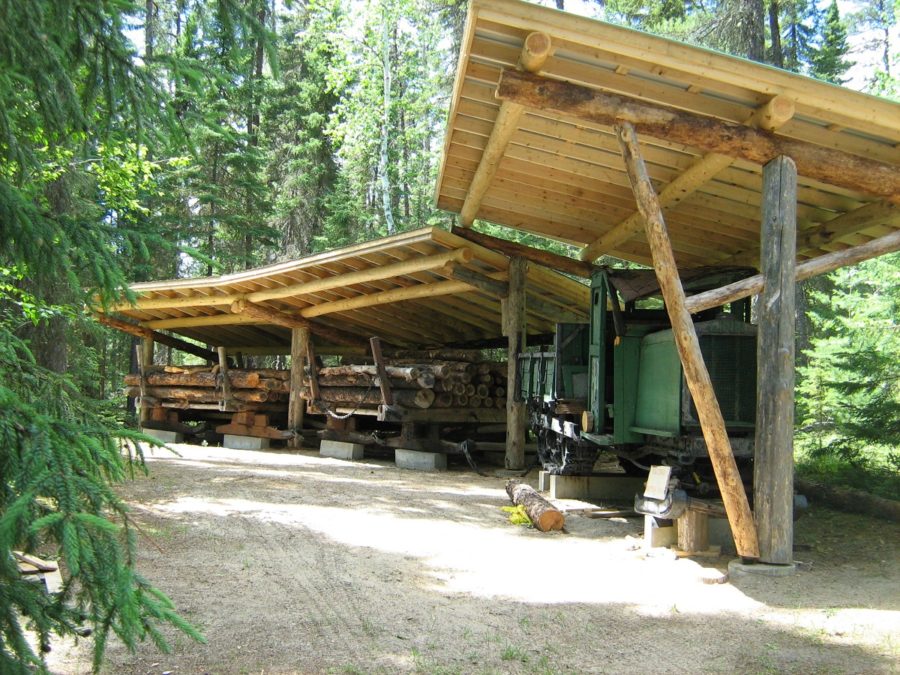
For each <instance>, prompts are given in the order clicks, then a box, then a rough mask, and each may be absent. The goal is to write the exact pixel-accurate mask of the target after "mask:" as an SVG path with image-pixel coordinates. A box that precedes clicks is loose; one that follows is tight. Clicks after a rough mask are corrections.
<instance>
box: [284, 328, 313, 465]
mask: <svg viewBox="0 0 900 675" xmlns="http://www.w3.org/2000/svg"><path fill="white" fill-rule="evenodd" d="M308 342H309V328H306V327H303V326H297V327H295V328H291V394H290V398H289V399H288V418H287V424H288V429H289V430H290V431H292V432H294V435H293V436H292V437H291V440H290V446H291V447H292V448H299V447H300V445H301V443H302V440H303V436H302V435H301V432H302V431H303V422H304V418H305V416H306V415H305V414H306V400H305V399H304V398H303V397H302V396H301V395H300V392H301V390H302V389H303V373H304V366H305V365H306V345H307V343H308Z"/></svg>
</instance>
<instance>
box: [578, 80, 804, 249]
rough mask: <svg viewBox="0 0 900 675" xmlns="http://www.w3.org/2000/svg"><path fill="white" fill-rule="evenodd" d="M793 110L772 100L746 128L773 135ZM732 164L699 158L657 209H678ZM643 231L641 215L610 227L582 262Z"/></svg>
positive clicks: (664, 192)
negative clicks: (763, 130)
mask: <svg viewBox="0 0 900 675" xmlns="http://www.w3.org/2000/svg"><path fill="white" fill-rule="evenodd" d="M794 110H795V107H794V102H793V101H792V100H791V99H789V98H787V97H785V96H773V97H772V98H771V99H769V100H768V101H767V102H766V103H764V104H763V105H761V106H760V107H759V108H757V109H756V110H755V111H754V112H753V114H752V115H751V116H750V117H749V118H748V119H747V121H746V123H745V124H747V125H748V126H750V127H757V128H759V129H765V130H766V131H775V130H776V129H778V128H779V127H782V126H784V125H785V124H787V123H788V122H789V121H790V120H791V118H793V116H794ZM733 163H734V157H729V156H728V155H720V154H718V153H714V152H713V153H709V154H708V155H705V156H704V157H701V158H700V159H699V160H697V161H696V162H695V163H694V164H692V165H691V166H690V167H689V168H688V169H687V170H685V171H684V172H682V173H681V174H679V175H678V176H676V177H675V179H674V180H672V181H671V182H670V183H669V184H668V185H666V186H665V187H664V188H663V189H662V191H661V192H660V193H659V195H657V198H658V199H659V204H660V206H662V207H664V208H671V207H673V206H677V205H678V204H680V203H681V202H683V201H684V200H685V199H687V198H688V197H690V196H691V195H692V194H694V192H696V191H697V190H698V189H699V188H700V187H701V186H703V185H705V184H706V183H708V182H709V181H710V180H712V179H713V178H714V177H715V176H716V174H718V173H719V172H721V171H723V170H725V169H727V168H728V167H729V166H731V165H732V164H733ZM643 228H644V220H643V218H641V214H640V211H637V212H635V213H633V214H632V215H630V216H628V217H627V218H626V219H625V220H623V221H621V222H620V223H619V224H617V225H615V226H613V228H612V229H611V230H610V231H609V232H607V233H606V234H604V235H603V236H602V237H599V238H598V239H597V240H596V241H595V242H593V243H592V244H589V245H587V246H585V247H584V248H583V249H582V251H581V259H582V260H594V259H595V258H597V257H598V256H600V255H603V253H604V252H606V251H612V250H615V248H616V247H617V246H619V245H620V244H622V243H623V242H625V241H628V240H629V239H630V238H631V237H632V236H634V235H636V234H637V233H638V232H640V231H641V230H643Z"/></svg>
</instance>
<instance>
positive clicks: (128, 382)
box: [125, 366, 290, 410]
mask: <svg viewBox="0 0 900 675" xmlns="http://www.w3.org/2000/svg"><path fill="white" fill-rule="evenodd" d="M145 376H146V382H145V386H144V398H145V399H146V402H147V403H148V404H150V405H153V406H162V407H168V408H190V407H195V406H197V407H200V406H203V407H206V406H207V405H211V404H217V405H218V404H224V403H226V401H225V390H224V387H223V385H224V376H223V373H222V372H221V371H220V370H219V367H218V366H212V367H209V366H150V367H149V368H147V369H146V370H145ZM289 377H290V372H289V371H286V370H271V369H262V370H244V369H229V370H228V381H229V383H230V384H231V401H229V402H228V403H229V404H230V407H232V408H235V409H243V410H254V409H268V410H280V409H281V408H284V409H285V410H287V401H288V397H289V396H290V383H289ZM125 387H126V388H125V394H126V395H127V396H135V397H139V396H140V395H141V376H140V375H126V376H125Z"/></svg>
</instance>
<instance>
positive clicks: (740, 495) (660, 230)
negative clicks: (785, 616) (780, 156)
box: [616, 122, 759, 559]
mask: <svg viewBox="0 0 900 675" xmlns="http://www.w3.org/2000/svg"><path fill="white" fill-rule="evenodd" d="M616 134H617V136H618V138H619V145H620V146H621V148H622V157H623V159H624V160H625V168H626V170H627V172H628V179H629V181H630V182H631V187H632V190H633V191H634V197H635V200H636V201H637V205H638V209H639V210H640V212H641V215H642V216H643V218H644V227H645V231H646V233H647V240H648V242H649V243H650V252H651V253H652V255H653V268H654V269H655V270H656V278H657V280H658V281H659V287H660V289H661V290H662V294H663V299H664V300H665V302H666V310H667V311H668V313H669V320H670V321H671V322H672V332H673V334H674V336H675V344H676V346H677V348H678V355H679V357H680V358H681V365H682V368H683V370H684V379H685V381H686V382H687V385H688V389H689V390H690V392H691V396H692V397H693V399H694V404H695V405H696V407H697V416H698V417H699V418H700V427H701V429H702V430H703V438H704V440H705V441H706V448H707V450H708V452H709V459H710V462H711V463H712V466H713V470H714V471H715V474H716V482H717V483H718V486H719V492H720V493H721V494H722V501H723V502H724V504H725V511H726V513H727V514H728V522H729V523H730V524H731V530H732V533H733V534H734V542H735V546H736V548H737V552H738V554H739V555H740V556H741V557H742V558H752V559H756V558H758V557H759V542H758V541H757V538H756V525H755V524H754V522H753V514H752V513H751V512H750V504H749V502H748V501H747V494H746V492H745V491H744V484H743V482H742V481H741V475H740V472H739V471H738V468H737V462H735V459H734V453H733V452H732V450H731V441H730V440H729V439H728V432H727V431H726V429H725V419H724V418H723V417H722V410H721V408H719V401H718V399H717V398H716V392H715V390H714V389H713V385H712V380H711V379H710V377H709V371H708V370H707V369H706V363H705V362H704V361H703V353H702V352H701V351H700V342H699V340H698V339H697V333H696V331H695V330H694V322H693V321H692V320H691V314H690V312H689V311H688V309H687V305H686V303H685V295H684V288H683V287H682V286H681V278H680V277H679V275H678V266H677V265H676V262H675V254H674V253H673V251H672V244H671V242H670V240H669V233H668V230H667V229H666V221H665V218H664V217H663V213H662V207H661V206H660V204H659V200H658V199H657V196H656V191H655V190H654V189H653V184H652V183H651V182H650V176H649V175H648V173H647V167H646V166H645V164H644V160H643V158H642V157H641V154H640V147H639V146H638V139H637V134H636V133H635V131H634V127H633V126H632V125H631V124H629V123H628V122H622V123H620V124H618V125H617V126H616Z"/></svg>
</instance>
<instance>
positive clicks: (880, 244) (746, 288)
mask: <svg viewBox="0 0 900 675" xmlns="http://www.w3.org/2000/svg"><path fill="white" fill-rule="evenodd" d="M894 251H900V230H897V231H896V232H891V234H886V235H884V236H883V237H879V238H878V239H873V240H872V241H869V242H866V243H865V244H860V245H859V246H853V247H851V248H847V249H844V250H843V251H835V252H834V253H828V254H826V255H822V256H819V257H818V258H812V259H810V260H804V261H803V262H802V263H799V264H798V265H797V267H796V269H795V275H796V276H795V279H796V280H797V281H803V280H804V279H809V278H811V277H815V276H818V275H820V274H826V273H827V272H831V271H833V270H836V269H838V268H839V267H846V266H847V265H855V264H857V263H860V262H862V261H864V260H869V259H871V258H877V257H878V256H880V255H885V254H887V253H893V252H894ZM765 286H766V279H765V277H764V276H763V275H762V274H756V275H754V276H752V277H747V278H746V279H741V280H740V281H735V282H734V283H733V284H728V285H727V286H722V287H721V288H715V289H713V290H710V291H704V292H703V293H697V294H696V295H692V296H690V297H689V298H688V299H687V301H686V303H685V306H686V307H687V309H688V311H689V312H690V313H691V314H696V313H697V312H702V311H703V310H705V309H712V308H713V307H720V306H722V305H724V304H726V303H729V302H734V301H735V300H740V299H741V298H747V297H749V296H751V295H756V294H757V293H759V292H760V291H762V290H763V288H765Z"/></svg>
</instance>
